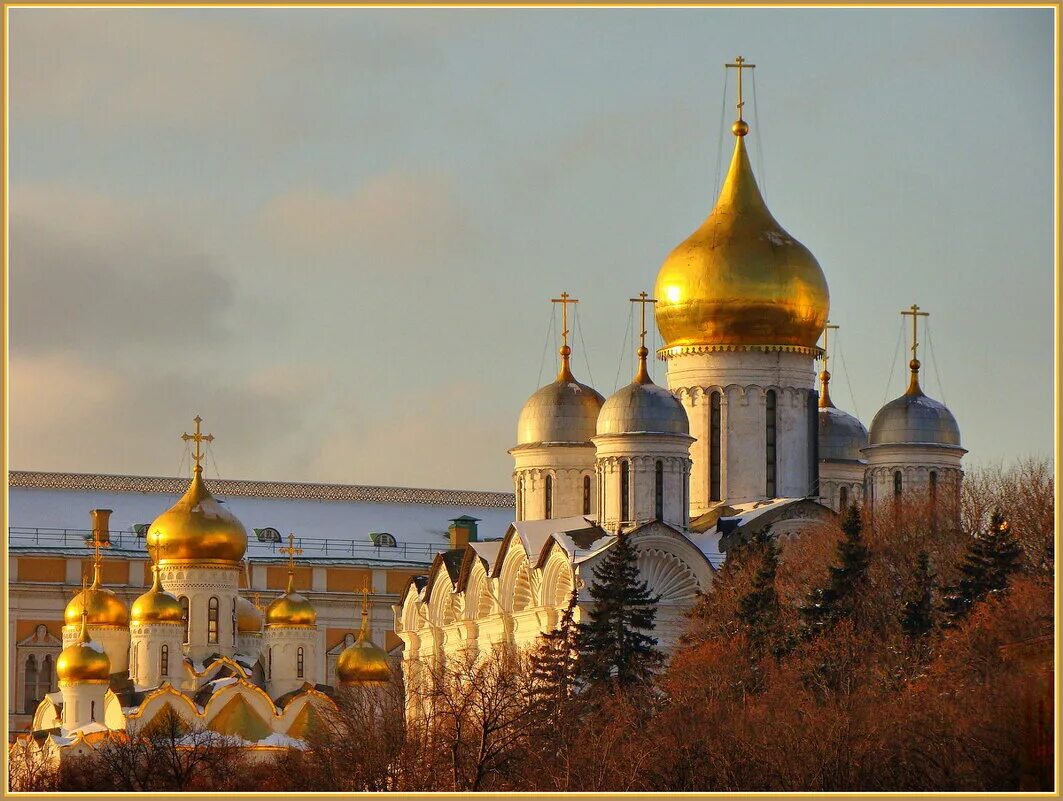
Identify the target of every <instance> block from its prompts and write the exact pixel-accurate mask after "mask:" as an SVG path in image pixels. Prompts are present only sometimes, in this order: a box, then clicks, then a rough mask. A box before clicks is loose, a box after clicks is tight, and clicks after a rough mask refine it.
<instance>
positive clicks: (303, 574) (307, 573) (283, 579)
mask: <svg viewBox="0 0 1063 801" xmlns="http://www.w3.org/2000/svg"><path fill="white" fill-rule="evenodd" d="M312 582H313V569H312V568H309V567H298V566H296V568H295V589H296V590H309V589H310V587H311V584H312ZM287 586H288V568H287V566H285V565H267V566H266V589H267V590H283V589H285V588H286V587H287Z"/></svg>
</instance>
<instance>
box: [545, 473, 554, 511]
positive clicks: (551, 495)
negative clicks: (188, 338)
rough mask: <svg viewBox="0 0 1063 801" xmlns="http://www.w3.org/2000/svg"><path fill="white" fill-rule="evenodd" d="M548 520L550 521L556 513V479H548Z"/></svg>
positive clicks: (548, 477) (549, 477)
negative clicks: (554, 512)
mask: <svg viewBox="0 0 1063 801" xmlns="http://www.w3.org/2000/svg"><path fill="white" fill-rule="evenodd" d="M545 511H546V519H547V520H549V519H550V516H551V515H552V514H553V511H554V478H553V476H547V477H546V509H545Z"/></svg>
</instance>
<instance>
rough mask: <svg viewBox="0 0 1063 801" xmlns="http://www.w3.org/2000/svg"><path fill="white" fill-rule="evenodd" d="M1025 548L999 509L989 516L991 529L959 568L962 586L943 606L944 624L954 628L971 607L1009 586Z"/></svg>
mask: <svg viewBox="0 0 1063 801" xmlns="http://www.w3.org/2000/svg"><path fill="white" fill-rule="evenodd" d="M1021 555H1022V549H1021V547H1020V546H1019V543H1018V541H1017V540H1016V539H1015V535H1014V534H1012V532H1011V526H1009V525H1008V522H1007V521H1006V520H1005V519H1004V516H1003V515H1002V514H1001V513H1000V511H999V510H997V511H994V512H993V514H992V516H991V517H990V521H989V527H988V528H987V529H986V530H985V531H983V532H978V533H976V534H975V535H974V536H973V537H972V539H971V544H970V546H969V547H968V549H967V554H966V555H965V556H964V559H963V564H961V565H960V574H961V576H962V577H961V578H960V581H959V583H958V584H957V585H956V586H954V587H951V588H950V589H949V592H948V593H947V594H946V596H945V599H944V602H943V604H942V607H943V611H944V613H945V624H946V625H947V626H954V625H956V624H957V623H959V622H960V621H961V620H962V619H963V618H965V617H966V616H967V613H968V612H970V611H971V609H972V607H974V605H975V604H976V603H978V602H979V601H983V600H985V599H986V598H987V597H988V596H989V595H990V594H991V593H994V592H1001V591H1003V590H1005V589H1006V588H1007V586H1008V580H1009V579H1010V578H1011V575H1012V573H1014V572H1015V571H1016V570H1018V568H1019V565H1018V562H1019V557H1020V556H1021Z"/></svg>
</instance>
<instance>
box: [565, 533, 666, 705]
mask: <svg viewBox="0 0 1063 801" xmlns="http://www.w3.org/2000/svg"><path fill="white" fill-rule="evenodd" d="M590 595H591V598H592V599H593V600H594V605H593V606H592V607H591V609H590V614H589V621H588V622H587V623H580V624H579V634H578V636H577V648H578V651H579V676H580V680H581V682H582V683H583V684H584V685H585V686H586V687H587V688H588V689H590V690H597V689H604V688H607V687H612V686H616V687H630V686H632V685H636V684H646V683H649V682H650V681H651V680H652V679H653V677H654V676H655V675H656V673H657V670H658V669H659V668H660V666H661V664H662V663H663V661H664V656H663V655H662V654H661V652H660V651H658V650H657V648H656V645H657V640H656V639H655V638H654V637H652V636H650V635H649V634H647V633H646V632H650V631H652V630H653V627H654V618H655V617H656V610H655V609H654V606H655V605H656V604H657V602H658V601H659V600H660V596H655V595H651V594H650V590H649V587H648V586H647V585H646V582H645V581H639V578H638V565H637V564H636V562H635V548H634V546H633V545H632V544H631V540H630V537H629V535H628V534H626V533H624V532H621V533H620V534H619V535H617V542H616V545H614V546H613V547H612V548H611V549H610V550H609V551H608V553H607V554H606V556H605V558H604V559H603V560H602V563H601V564H600V565H599V566H598V567H597V568H595V571H594V583H593V584H592V585H591V588H590Z"/></svg>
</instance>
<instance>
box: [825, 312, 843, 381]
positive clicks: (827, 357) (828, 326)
mask: <svg viewBox="0 0 1063 801" xmlns="http://www.w3.org/2000/svg"><path fill="white" fill-rule="evenodd" d="M839 328H841V326H840V325H831V322H830V320H827V324H826V325H824V326H823V356H822V357H821V358H822V359H823V369H824V370H826V369H827V362H829V361H830V350H829V343H830V332H831V331H837V330H838V329H839Z"/></svg>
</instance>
